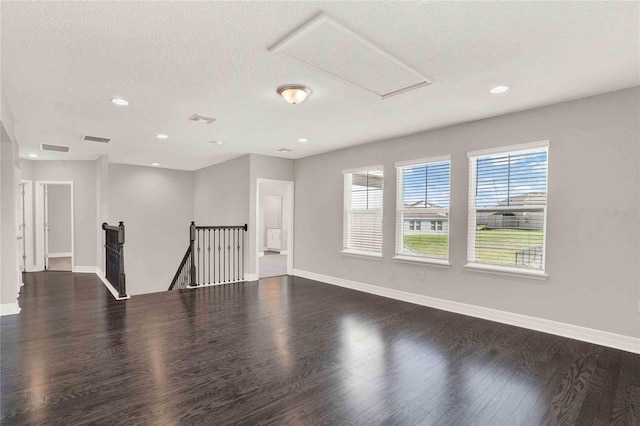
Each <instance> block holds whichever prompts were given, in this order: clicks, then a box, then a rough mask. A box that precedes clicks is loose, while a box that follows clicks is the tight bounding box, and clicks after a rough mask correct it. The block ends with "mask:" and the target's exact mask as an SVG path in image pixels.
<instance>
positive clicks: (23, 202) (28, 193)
mask: <svg viewBox="0 0 640 426" xmlns="http://www.w3.org/2000/svg"><path fill="white" fill-rule="evenodd" d="M22 185H24V186H22ZM20 186H21V188H20V209H21V210H22V218H20V220H21V221H22V224H21V229H22V231H23V236H24V240H23V244H24V253H25V254H26V256H27V258H26V259H24V272H33V271H35V270H36V268H35V264H34V261H33V260H34V252H33V223H34V222H33V181H31V180H27V179H20ZM23 191H24V195H23V194H22V192H23ZM20 258H21V259H22V253H20ZM20 265H21V267H22V265H23V264H22V263H20Z"/></svg>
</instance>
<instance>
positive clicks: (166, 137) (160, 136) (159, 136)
mask: <svg viewBox="0 0 640 426" xmlns="http://www.w3.org/2000/svg"><path fill="white" fill-rule="evenodd" d="M156 138H158V139H169V136H167V135H156Z"/></svg>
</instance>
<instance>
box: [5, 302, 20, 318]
mask: <svg viewBox="0 0 640 426" xmlns="http://www.w3.org/2000/svg"><path fill="white" fill-rule="evenodd" d="M19 313H20V305H18V302H13V303H5V304H3V305H0V317H4V316H7V315H17V314H19Z"/></svg>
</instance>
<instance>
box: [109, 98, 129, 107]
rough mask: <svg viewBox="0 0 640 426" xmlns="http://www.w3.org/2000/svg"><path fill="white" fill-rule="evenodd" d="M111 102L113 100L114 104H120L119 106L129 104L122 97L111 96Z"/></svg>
mask: <svg viewBox="0 0 640 426" xmlns="http://www.w3.org/2000/svg"><path fill="white" fill-rule="evenodd" d="M111 102H113V103H114V104H116V105H120V106H127V105H129V102H128V101H126V100H124V99H122V98H113V99H111Z"/></svg>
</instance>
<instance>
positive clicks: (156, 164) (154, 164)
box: [151, 163, 160, 167]
mask: <svg viewBox="0 0 640 426" xmlns="http://www.w3.org/2000/svg"><path fill="white" fill-rule="evenodd" d="M151 165H152V166H153V167H158V166H159V165H160V163H151Z"/></svg>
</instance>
